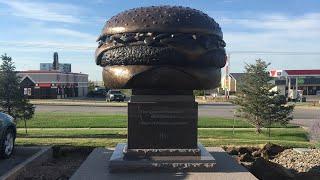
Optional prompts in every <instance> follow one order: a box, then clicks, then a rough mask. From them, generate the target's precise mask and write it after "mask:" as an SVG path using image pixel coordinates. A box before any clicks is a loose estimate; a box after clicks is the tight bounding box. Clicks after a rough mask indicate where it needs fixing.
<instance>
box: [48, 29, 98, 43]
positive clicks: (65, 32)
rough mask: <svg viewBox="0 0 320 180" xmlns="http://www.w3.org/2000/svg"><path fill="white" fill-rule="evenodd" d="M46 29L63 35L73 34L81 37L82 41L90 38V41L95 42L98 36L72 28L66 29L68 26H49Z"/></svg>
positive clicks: (72, 35)
mask: <svg viewBox="0 0 320 180" xmlns="http://www.w3.org/2000/svg"><path fill="white" fill-rule="evenodd" d="M46 31H48V32H49V33H50V32H52V33H55V34H58V35H62V36H68V37H70V36H71V37H75V38H80V39H81V41H83V40H88V41H92V42H95V41H96V39H97V37H98V36H94V35H91V34H87V33H83V32H79V31H75V30H71V29H66V28H51V29H49V28H48V29H47V30H46Z"/></svg>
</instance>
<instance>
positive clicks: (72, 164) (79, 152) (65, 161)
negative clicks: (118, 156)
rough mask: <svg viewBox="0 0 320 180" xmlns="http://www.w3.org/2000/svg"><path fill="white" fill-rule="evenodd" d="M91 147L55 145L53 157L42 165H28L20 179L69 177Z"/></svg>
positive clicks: (37, 179)
mask: <svg viewBox="0 0 320 180" xmlns="http://www.w3.org/2000/svg"><path fill="white" fill-rule="evenodd" d="M92 150H93V148H90V147H53V157H52V159H51V160H49V161H46V162H44V163H42V164H40V165H35V166H31V167H28V168H27V169H26V171H24V172H23V173H21V174H20V175H19V177H18V178H17V179H19V180H65V179H69V178H70V177H71V176H72V175H73V173H74V172H75V171H76V170H77V169H78V168H79V167H80V165H81V164H82V162H83V161H84V160H85V159H86V158H87V156H88V155H89V154H90V153H91V151H92Z"/></svg>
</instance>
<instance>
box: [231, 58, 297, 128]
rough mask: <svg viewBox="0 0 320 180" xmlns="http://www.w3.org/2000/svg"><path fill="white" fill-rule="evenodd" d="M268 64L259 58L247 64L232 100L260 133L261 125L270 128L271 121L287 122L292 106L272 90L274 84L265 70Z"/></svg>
mask: <svg viewBox="0 0 320 180" xmlns="http://www.w3.org/2000/svg"><path fill="white" fill-rule="evenodd" d="M269 65H270V63H266V62H265V61H263V60H261V59H258V60H256V64H247V65H246V67H245V70H246V73H245V75H244V77H243V78H241V82H240V83H239V93H237V95H236V96H237V97H236V99H235V100H234V103H235V104H237V105H239V108H238V111H239V112H240V114H241V116H242V117H244V118H246V119H247V120H248V121H249V122H250V123H251V124H253V125H254V126H255V128H256V132H257V133H261V128H262V127H266V126H268V127H269V128H270V126H271V124H273V123H281V124H283V125H285V124H287V123H288V122H289V121H290V120H291V119H292V116H291V114H292V111H293V108H294V106H292V105H291V106H290V105H287V104H286V101H285V98H283V96H280V95H279V92H275V91H272V89H273V87H274V85H273V84H272V83H271V80H272V77H270V76H269V72H268V70H267V68H268V66H269ZM269 134H270V131H269Z"/></svg>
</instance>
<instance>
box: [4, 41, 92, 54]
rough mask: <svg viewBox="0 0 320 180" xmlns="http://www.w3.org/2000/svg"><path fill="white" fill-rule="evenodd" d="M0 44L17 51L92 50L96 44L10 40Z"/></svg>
mask: <svg viewBox="0 0 320 180" xmlns="http://www.w3.org/2000/svg"><path fill="white" fill-rule="evenodd" d="M0 46H3V47H5V49H19V51H41V49H49V50H52V49H55V50H61V51H91V52H94V50H95V48H96V47H97V45H96V44H95V43H81V44H75V43H68V42H56V41H54V42H53V41H28V42H11V41H0Z"/></svg>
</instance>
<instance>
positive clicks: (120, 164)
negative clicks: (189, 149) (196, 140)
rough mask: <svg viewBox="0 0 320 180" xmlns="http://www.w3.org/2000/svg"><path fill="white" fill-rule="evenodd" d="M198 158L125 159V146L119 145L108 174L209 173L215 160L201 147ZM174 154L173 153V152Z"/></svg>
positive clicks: (161, 155)
mask: <svg viewBox="0 0 320 180" xmlns="http://www.w3.org/2000/svg"><path fill="white" fill-rule="evenodd" d="M198 149H199V150H200V155H199V156H186V155H185V154H182V155H181V156H178V155H171V156H170V155H167V156H164V155H163V154H159V155H153V156H150V157H147V158H126V156H125V153H124V152H125V151H126V144H125V143H120V144H118V145H117V147H116V149H115V151H114V152H113V154H112V156H111V158H110V164H109V170H110V172H113V173H115V172H139V171H140V172H147V171H152V172H211V171H213V169H214V166H215V164H216V163H215V159H214V158H213V157H212V156H211V154H210V153H209V152H208V151H207V150H206V149H205V148H204V147H203V146H202V145H201V144H199V145H198ZM174 152H175V151H174Z"/></svg>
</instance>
